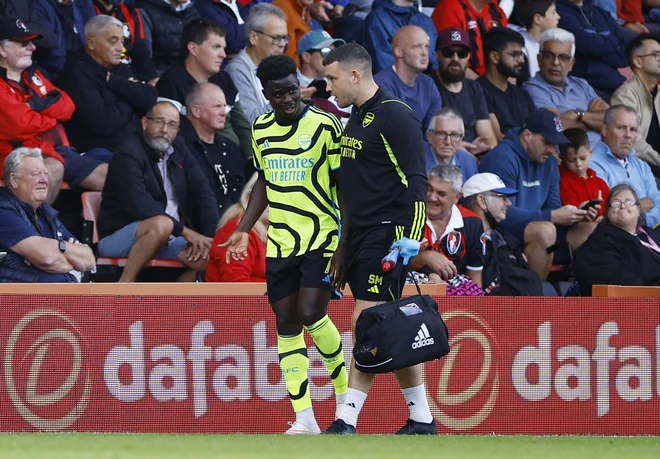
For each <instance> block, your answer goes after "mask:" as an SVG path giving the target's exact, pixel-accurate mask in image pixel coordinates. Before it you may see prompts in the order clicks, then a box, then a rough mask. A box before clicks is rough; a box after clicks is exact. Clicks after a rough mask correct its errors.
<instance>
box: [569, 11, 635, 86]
mask: <svg viewBox="0 0 660 459" xmlns="http://www.w3.org/2000/svg"><path fill="white" fill-rule="evenodd" d="M557 12H558V13H559V15H560V16H561V19H560V20H559V27H561V28H562V29H564V30H567V31H569V32H571V33H572V34H573V35H574V36H575V46H576V53H575V57H576V60H575V65H574V66H573V68H572V73H571V74H572V75H573V76H574V77H577V78H584V79H585V80H587V81H588V82H589V84H590V85H591V86H592V87H593V88H594V89H596V90H597V91H599V93H598V94H599V95H600V96H601V97H604V98H605V99H608V98H609V96H611V95H612V93H613V92H614V90H615V89H616V88H618V87H619V86H621V84H622V83H623V82H624V81H626V78H625V77H624V76H623V75H621V74H620V73H619V70H618V69H619V68H621V67H627V66H628V63H627V62H626V56H625V53H624V49H625V48H626V45H627V40H626V38H625V37H624V35H623V34H622V33H621V28H620V27H619V24H618V23H617V22H616V21H615V20H614V19H612V17H611V16H610V15H609V14H607V12H606V11H604V10H602V9H600V8H598V7H597V6H594V5H593V4H592V3H591V2H590V1H586V2H585V1H584V0H557Z"/></svg>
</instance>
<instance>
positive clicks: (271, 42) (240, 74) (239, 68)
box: [227, 3, 291, 124]
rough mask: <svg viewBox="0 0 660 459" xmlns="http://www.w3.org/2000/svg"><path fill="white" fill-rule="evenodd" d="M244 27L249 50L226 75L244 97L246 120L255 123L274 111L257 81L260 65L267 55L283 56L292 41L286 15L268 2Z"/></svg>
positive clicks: (256, 9)
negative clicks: (259, 118)
mask: <svg viewBox="0 0 660 459" xmlns="http://www.w3.org/2000/svg"><path fill="white" fill-rule="evenodd" d="M245 28H246V30H247V36H248V45H247V48H245V49H243V50H242V51H241V52H240V53H238V55H237V56H236V57H235V58H233V59H232V60H231V61H230V62H229V64H227V73H229V75H230V76H231V78H232V80H233V81H234V84H235V85H236V87H237V88H238V92H239V93H240V95H241V105H242V106H243V113H245V118H247V120H248V122H249V123H250V124H252V122H253V121H254V120H256V119H257V117H258V116H259V115H262V114H264V113H268V112H269V111H271V110H272V107H271V106H270V104H269V103H268V101H267V100H266V96H264V93H263V89H264V88H263V87H262V86H261V82H260V81H259V79H258V78H257V74H256V72H257V66H258V65H259V63H260V62H261V61H262V60H264V59H265V58H267V57H268V56H273V55H277V54H284V49H285V48H286V45H287V44H288V43H289V41H290V39H291V38H290V37H289V35H288V32H287V28H286V15H285V14H284V12H283V11H282V10H281V9H280V8H278V7H277V6H275V5H271V4H269V3H259V4H258V5H255V6H254V7H253V8H252V10H251V11H250V15H249V16H248V18H247V22H246V24H245Z"/></svg>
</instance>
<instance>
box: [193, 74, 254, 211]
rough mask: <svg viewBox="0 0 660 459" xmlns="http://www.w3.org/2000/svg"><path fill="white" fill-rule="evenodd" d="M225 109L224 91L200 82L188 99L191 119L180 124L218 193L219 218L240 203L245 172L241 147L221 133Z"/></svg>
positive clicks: (216, 193) (203, 170)
mask: <svg viewBox="0 0 660 459" xmlns="http://www.w3.org/2000/svg"><path fill="white" fill-rule="evenodd" d="M226 109H227V102H226V99H225V95H224V93H223V92H222V89H220V88H219V87H218V86H216V85H214V84H213V83H198V84H196V85H195V86H193V88H192V89H191V90H190V93H189V94H188V97H186V112H187V113H188V115H187V116H188V119H187V120H183V121H182V123H181V137H183V139H184V140H185V141H186V144H188V147H189V148H190V150H191V151H192V153H193V156H195V158H196V159H197V162H198V163H199V167H201V169H202V172H204V175H205V176H206V178H207V180H208V181H209V185H211V189H212V190H213V191H214V192H215V198H216V200H217V201H218V214H219V215H220V216H222V214H223V213H224V211H225V210H227V209H228V208H229V207H230V206H231V205H232V204H234V203H236V202H238V201H239V199H240V197H241V191H242V190H243V186H244V185H245V173H244V171H245V170H246V164H245V161H244V159H243V157H242V156H241V151H240V150H239V148H238V146H236V145H234V144H233V143H231V141H229V139H227V138H226V137H224V136H223V135H221V134H220V133H219V131H221V130H222V128H224V126H225V120H226V119H227V112H226Z"/></svg>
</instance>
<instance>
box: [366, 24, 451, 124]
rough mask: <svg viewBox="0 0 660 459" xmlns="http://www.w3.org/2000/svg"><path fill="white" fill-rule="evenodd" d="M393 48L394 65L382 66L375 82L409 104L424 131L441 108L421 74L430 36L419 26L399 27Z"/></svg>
mask: <svg viewBox="0 0 660 459" xmlns="http://www.w3.org/2000/svg"><path fill="white" fill-rule="evenodd" d="M392 48H393V54H394V66H392V67H385V68H384V69H383V70H381V71H380V72H378V74H376V76H374V80H375V81H376V83H378V86H380V87H381V88H384V89H386V90H388V91H389V92H391V93H392V94H394V95H395V96H396V97H398V98H399V99H401V100H402V101H404V102H405V103H406V104H408V105H409V106H410V108H412V110H413V112H414V113H415V116H417V118H418V119H419V120H420V121H421V122H422V128H424V129H427V128H428V127H429V123H430V122H431V117H433V114H434V113H436V112H437V111H438V110H440V108H441V107H442V99H441V98H440V91H438V88H437V87H436V86H435V83H434V82H433V79H432V78H431V77H430V76H428V75H425V74H424V73H423V72H424V71H425V70H426V68H427V67H428V65H429V58H430V54H429V36H428V34H427V33H426V32H425V31H424V29H422V28H421V27H417V26H406V27H402V28H401V29H399V31H398V32H397V33H396V35H394V39H393V40H392Z"/></svg>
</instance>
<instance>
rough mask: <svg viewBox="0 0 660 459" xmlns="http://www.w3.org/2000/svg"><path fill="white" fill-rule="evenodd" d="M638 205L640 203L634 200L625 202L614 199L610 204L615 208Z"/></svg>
mask: <svg viewBox="0 0 660 459" xmlns="http://www.w3.org/2000/svg"><path fill="white" fill-rule="evenodd" d="M638 205H639V202H637V201H635V200H634V199H626V200H625V201H621V200H620V199H612V201H611V202H610V206H611V207H614V208H619V207H632V206H638Z"/></svg>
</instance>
